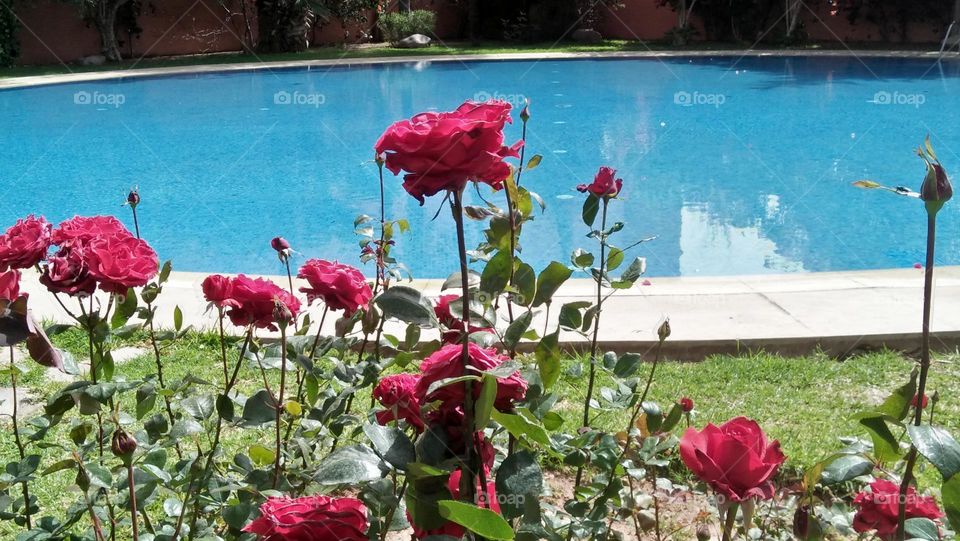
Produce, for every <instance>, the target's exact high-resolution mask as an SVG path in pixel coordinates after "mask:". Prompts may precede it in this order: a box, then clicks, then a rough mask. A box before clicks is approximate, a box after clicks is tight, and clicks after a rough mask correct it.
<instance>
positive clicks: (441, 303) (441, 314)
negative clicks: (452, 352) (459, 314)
mask: <svg viewBox="0 0 960 541" xmlns="http://www.w3.org/2000/svg"><path fill="white" fill-rule="evenodd" d="M459 299H460V295H441V296H440V297H438V298H437V304H436V306H434V307H433V312H434V313H435V314H436V315H437V319H438V320H440V324H441V325H443V326H444V327H446V328H448V329H450V330H449V331H446V332H444V333H442V334H441V337H442V339H443V342H444V343H446V344H457V343H459V342H460V336H461V335H462V334H463V320H462V319H459V318H456V317H454V316H453V314H452V313H451V312H450V303H451V302H453V301H455V300H459ZM475 332H489V333H492V332H494V330H493V329H491V328H490V327H475V326H473V325H470V333H471V334H472V333H475Z"/></svg>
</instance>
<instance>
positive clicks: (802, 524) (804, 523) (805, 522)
mask: <svg viewBox="0 0 960 541" xmlns="http://www.w3.org/2000/svg"><path fill="white" fill-rule="evenodd" d="M809 534H810V507H809V506H806V505H800V506H797V510H796V512H794V513H793V535H795V536H796V537H797V539H806V538H807V535H809Z"/></svg>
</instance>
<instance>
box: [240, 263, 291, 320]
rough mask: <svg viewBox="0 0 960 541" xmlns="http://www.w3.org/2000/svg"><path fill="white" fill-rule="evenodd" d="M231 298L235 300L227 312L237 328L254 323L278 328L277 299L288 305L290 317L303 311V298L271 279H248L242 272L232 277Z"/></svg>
mask: <svg viewBox="0 0 960 541" xmlns="http://www.w3.org/2000/svg"><path fill="white" fill-rule="evenodd" d="M230 299H231V300H232V301H233V303H232V304H231V307H230V310H229V311H228V312H227V315H228V316H230V321H232V322H233V324H234V325H237V326H238V327H246V326H247V325H254V326H255V327H259V328H261V329H270V330H277V327H276V325H274V322H275V321H274V319H275V318H274V312H275V310H274V308H275V307H276V303H278V302H279V303H281V304H283V305H284V306H285V307H286V309H287V310H288V311H289V312H290V317H291V318H296V317H297V312H299V311H300V301H299V300H298V299H297V298H296V297H294V296H293V295H291V294H290V292H289V291H287V290H286V289H283V288H282V287H279V286H277V285H276V284H274V283H273V282H271V281H269V280H264V279H263V278H256V279H253V278H248V277H246V276H244V275H242V274H241V275H240V276H237V277H236V278H234V279H233V280H231V283H230Z"/></svg>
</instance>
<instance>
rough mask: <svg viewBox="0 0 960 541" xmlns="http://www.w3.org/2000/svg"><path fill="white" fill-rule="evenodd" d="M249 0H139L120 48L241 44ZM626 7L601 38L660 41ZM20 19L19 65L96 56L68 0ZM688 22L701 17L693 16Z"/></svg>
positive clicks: (823, 32)
mask: <svg viewBox="0 0 960 541" xmlns="http://www.w3.org/2000/svg"><path fill="white" fill-rule="evenodd" d="M253 1H254V0H225V2H226V4H227V5H228V6H229V12H228V11H227V10H225V9H224V8H223V7H222V6H221V5H220V4H219V3H218V1H217V0H199V1H197V2H194V0H162V1H161V0H145V7H144V11H143V15H142V16H141V18H140V25H141V26H142V27H143V33H142V34H140V35H139V36H137V37H136V38H134V39H133V40H130V41H129V42H128V37H127V36H125V35H121V36H119V37H120V39H121V40H123V41H124V44H123V52H124V54H128V55H131V56H133V57H139V56H164V55H179V54H199V53H214V52H224V51H237V50H241V49H242V41H241V37H242V36H244V33H245V29H244V23H243V17H242V16H241V14H240V13H241V8H242V6H243V4H241V2H247V6H248V8H247V9H248V10H249V12H250V13H251V17H250V20H251V25H252V27H253V28H252V31H253V32H254V33H256V17H255V16H253V14H254V12H255V10H254V9H253V7H252V3H253ZM624 3H625V7H623V8H622V9H619V10H617V11H615V12H611V13H606V14H605V16H604V18H603V21H602V23H601V25H600V31H601V32H602V33H603V34H604V36H605V37H608V38H618V39H643V40H656V39H661V38H663V37H664V35H665V34H666V33H667V31H669V30H670V29H671V28H672V27H673V26H674V24H675V22H676V14H675V13H674V12H673V11H672V10H671V9H670V8H665V7H658V6H657V3H658V2H657V0H624ZM413 6H414V7H415V8H421V9H432V10H434V11H436V12H437V30H436V31H437V35H438V36H439V38H440V39H441V40H451V39H456V38H458V37H460V36H461V35H462V32H463V28H464V17H465V13H464V8H463V7H462V6H461V5H459V4H457V3H456V2H455V1H454V0H413ZM17 10H18V15H19V16H20V18H21V19H22V21H23V28H22V29H21V30H20V34H19V35H20V42H21V44H22V54H21V59H20V62H21V63H22V64H55V63H59V62H64V63H70V62H76V61H77V60H79V59H81V58H83V57H86V56H90V55H95V54H99V52H100V46H99V39H98V36H97V32H96V31H95V30H94V29H93V28H92V27H88V26H87V25H86V24H85V23H84V22H83V21H82V19H81V17H80V14H79V11H78V8H77V7H75V5H74V4H69V3H66V2H61V1H58V0H35V1H33V2H23V3H20V4H19V7H18V8H17ZM370 15H371V16H370V19H369V20H370V21H371V22H368V23H366V24H362V25H359V24H352V25H347V27H346V28H345V27H344V26H343V25H342V24H340V23H339V22H336V21H334V22H331V23H329V24H327V25H324V26H322V27H321V28H319V29H316V30H315V31H314V34H313V36H312V37H313V40H312V42H313V43H314V44H317V45H325V44H336V43H343V42H351V43H356V42H359V41H363V40H369V39H370V38H369V36H370V34H371V31H372V29H373V22H372V21H374V20H375V18H374V14H373V13H371V14H370ZM803 20H804V24H805V27H806V30H807V33H808V35H809V36H810V38H811V39H812V40H815V41H836V40H837V39H838V38H839V39H842V40H843V41H851V42H854V41H880V40H882V37H881V35H880V33H879V32H878V30H877V28H876V27H875V26H873V25H871V24H869V23H867V22H859V23H857V24H856V25H850V24H849V23H848V22H847V20H846V18H845V17H843V16H831V15H830V14H829V12H827V10H826V8H821V9H820V10H819V11H818V12H816V13H811V12H809V11H807V12H805V13H804V16H803ZM692 24H693V25H694V26H695V27H699V26H700V22H699V21H698V20H696V17H694V20H693V22H692ZM942 32H943V29H942V28H934V27H933V25H930V26H926V27H922V26H920V25H916V26H915V27H911V28H910V31H909V32H908V41H911V42H918V43H937V42H939V40H940V37H941V35H942Z"/></svg>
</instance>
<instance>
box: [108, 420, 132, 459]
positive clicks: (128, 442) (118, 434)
mask: <svg viewBox="0 0 960 541" xmlns="http://www.w3.org/2000/svg"><path fill="white" fill-rule="evenodd" d="M110 450H111V451H113V455H114V456H116V457H119V458H122V459H124V460H125V461H126V460H129V459H130V457H131V456H132V455H133V452H134V451H136V450H137V440H136V438H134V437H133V435H132V434H130V433H128V432H127V431H125V430H124V429H122V428H119V427H118V428H117V429H116V430H115V431H114V432H113V440H112V441H111V442H110Z"/></svg>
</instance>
